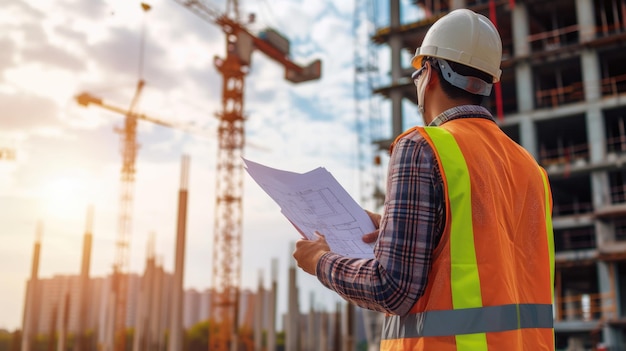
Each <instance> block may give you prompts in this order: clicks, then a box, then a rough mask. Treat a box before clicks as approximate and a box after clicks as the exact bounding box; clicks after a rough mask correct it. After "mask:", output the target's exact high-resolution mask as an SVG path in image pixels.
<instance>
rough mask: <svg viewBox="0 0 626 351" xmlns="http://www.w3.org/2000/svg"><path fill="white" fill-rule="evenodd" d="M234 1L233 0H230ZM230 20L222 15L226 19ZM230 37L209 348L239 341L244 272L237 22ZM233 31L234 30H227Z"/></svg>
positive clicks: (224, 67) (218, 62) (224, 68)
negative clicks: (214, 325) (216, 327)
mask: <svg viewBox="0 0 626 351" xmlns="http://www.w3.org/2000/svg"><path fill="white" fill-rule="evenodd" d="M229 3H230V1H229ZM224 20H225V19H222V21H224ZM223 28H224V30H225V34H226V37H227V42H226V59H224V60H222V59H219V58H217V57H216V58H215V60H214V64H215V66H216V68H217V70H218V71H219V72H220V73H221V74H222V77H223V80H222V111H221V112H220V113H218V114H217V116H218V118H219V127H218V152H217V170H216V206H215V221H214V227H213V228H214V241H213V275H212V286H213V288H214V289H215V290H214V293H213V294H212V295H211V311H210V315H211V319H212V320H213V321H220V323H219V325H220V328H219V331H218V332H217V333H214V334H213V335H211V337H210V338H209V350H228V345H229V344H233V345H236V337H235V334H236V330H237V324H238V321H237V315H238V306H239V299H238V296H239V289H238V288H239V281H240V272H241V260H240V257H241V234H242V193H243V165H242V160H241V156H242V155H243V148H244V145H245V132H244V115H243V93H244V91H243V89H244V77H245V74H246V72H245V68H244V67H245V66H244V65H243V64H242V62H241V61H240V58H239V57H238V55H237V53H236V52H235V48H236V44H237V43H236V39H237V34H236V30H237V29H236V28H237V27H236V26H231V25H229V26H223ZM231 30H232V31H233V33H229V32H228V31H231Z"/></svg>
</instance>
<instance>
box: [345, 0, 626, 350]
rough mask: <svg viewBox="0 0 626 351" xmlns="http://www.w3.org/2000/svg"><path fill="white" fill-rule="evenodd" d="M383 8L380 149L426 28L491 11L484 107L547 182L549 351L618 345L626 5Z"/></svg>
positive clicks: (502, 0) (439, 3)
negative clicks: (494, 54) (492, 64)
mask: <svg viewBox="0 0 626 351" xmlns="http://www.w3.org/2000/svg"><path fill="white" fill-rule="evenodd" d="M389 6H390V7H389V8H390V11H389V13H390V18H389V21H388V23H387V24H386V25H385V26H384V27H379V28H377V29H376V31H375V33H373V35H372V37H371V40H372V42H373V43H375V44H376V45H378V47H379V48H380V47H381V46H383V47H385V46H388V48H389V52H390V54H391V61H390V62H391V70H390V77H383V79H381V80H387V83H383V84H381V85H379V86H373V87H372V89H373V90H374V92H375V94H377V95H374V97H376V96H378V97H382V99H384V101H385V102H386V103H389V106H390V108H391V112H390V113H389V114H390V115H391V121H390V123H391V127H390V130H391V134H392V135H381V138H380V140H374V142H375V144H376V145H378V147H379V152H380V156H382V155H383V154H385V153H386V150H388V145H389V141H390V140H393V138H394V137H395V136H396V135H398V134H400V133H401V132H402V130H403V128H404V127H403V125H404V124H406V122H405V121H404V118H403V113H407V112H406V110H407V109H406V108H403V106H404V105H406V104H407V101H408V102H412V103H415V102H416V92H415V87H414V85H413V82H412V80H411V79H410V78H409V77H410V75H411V73H412V71H413V69H412V68H411V67H410V65H409V64H408V60H406V58H407V57H410V56H412V54H413V53H414V51H415V49H416V48H417V47H419V46H420V43H421V42H422V40H423V38H424V35H425V34H426V32H427V30H428V28H429V26H430V25H431V24H432V23H434V22H435V21H436V20H437V19H438V18H440V17H441V16H443V15H445V14H446V13H448V12H449V11H451V10H454V9H457V8H469V9H472V10H474V11H476V12H479V13H482V14H483V15H485V16H487V17H489V18H490V19H491V20H492V21H493V22H494V23H495V24H496V26H497V28H498V30H499V32H500V35H501V37H502V42H503V61H502V71H503V72H502V78H501V83H499V84H497V85H495V86H494V90H493V92H492V94H491V98H490V102H489V106H488V107H489V108H490V109H491V111H492V113H493V115H494V116H496V117H497V121H498V124H499V125H500V126H501V128H502V129H503V130H504V131H505V133H506V134H507V135H509V136H510V137H511V138H512V139H513V140H515V141H516V142H518V143H519V144H521V145H522V146H523V147H525V148H526V149H527V150H528V151H529V152H530V153H531V154H532V155H534V157H535V158H536V159H537V160H538V162H539V163H540V164H541V165H542V166H543V167H544V168H545V169H546V170H547V171H548V174H549V177H550V182H551V186H552V192H553V201H554V210H553V215H554V218H553V221H554V235H555V249H556V274H555V308H554V319H555V324H554V325H555V331H556V344H557V349H561V350H565V349H567V350H590V349H602V348H603V347H604V348H608V349H609V350H624V349H626V307H623V306H626V166H625V165H626V163H625V162H626V131H625V119H626V64H624V63H625V62H626V0H554V1H543V0H528V1H521V0H482V1H481V0H477V1H471V0H420V1H414V2H413V3H412V4H411V5H410V6H416V7H417V8H419V9H420V10H421V11H418V12H419V13H421V17H419V19H418V20H417V21H415V19H412V22H403V21H401V18H402V16H401V14H402V11H403V10H405V9H402V8H401V2H400V0H391V1H390V4H389ZM411 10H415V8H413V9H411ZM363 57H365V56H363ZM368 68H371V67H368ZM357 72H364V70H361V71H359V70H358V69H357ZM364 81H365V80H364ZM369 81H370V82H372V81H373V80H369ZM412 106H413V107H415V105H412ZM404 107H405V106H404ZM413 111H414V112H413ZM410 113H411V114H413V113H415V114H416V113H417V109H416V108H414V109H413V110H411V112H410ZM407 117H408V116H407ZM370 118H371V117H370ZM410 118H411V120H414V118H415V116H413V115H411V116H410ZM384 123H385V124H387V123H388V122H387V121H385V122H384ZM388 129H389V128H388ZM380 156H376V157H375V159H379V157H380ZM383 188H384V187H383ZM622 290H624V292H623V293H622V292H621V291H622Z"/></svg>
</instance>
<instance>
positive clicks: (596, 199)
mask: <svg viewBox="0 0 626 351" xmlns="http://www.w3.org/2000/svg"><path fill="white" fill-rule="evenodd" d="M591 203H592V204H593V208H594V209H600V208H602V207H604V206H607V205H609V204H610V203H611V199H610V195H609V177H608V175H607V173H606V172H605V171H596V172H593V173H591Z"/></svg>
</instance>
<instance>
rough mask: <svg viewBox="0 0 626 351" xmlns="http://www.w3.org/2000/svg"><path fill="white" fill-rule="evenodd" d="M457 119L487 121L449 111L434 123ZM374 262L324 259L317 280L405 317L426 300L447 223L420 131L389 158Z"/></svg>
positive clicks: (462, 110) (476, 109) (481, 114)
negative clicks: (429, 277)
mask: <svg viewBox="0 0 626 351" xmlns="http://www.w3.org/2000/svg"><path fill="white" fill-rule="evenodd" d="M457 118H487V119H490V120H493V117H492V116H491V114H490V113H489V111H488V110H487V109H485V108H483V107H480V106H474V105H465V106H457V107H454V108H451V109H449V110H447V111H445V112H444V113H442V114H440V115H439V116H437V118H435V119H434V120H433V122H432V123H430V125H431V126H439V125H441V124H443V123H445V122H447V121H450V120H453V119H457ZM386 196H387V197H386V199H385V208H384V214H383V216H382V219H381V222H380V228H379V229H380V234H379V236H378V241H377V242H376V245H375V247H374V257H375V258H374V259H353V258H347V257H344V256H341V255H339V254H336V253H332V252H329V253H326V254H324V255H323V256H322V257H321V259H320V260H319V262H318V264H317V277H318V279H319V280H320V281H321V282H322V284H324V285H325V286H326V287H327V288H329V289H331V290H333V291H335V292H336V293H337V294H339V295H340V296H341V297H343V298H344V299H346V300H347V301H350V302H352V303H354V304H356V305H357V306H360V307H363V308H367V309H371V310H376V311H380V312H387V313H391V314H397V315H405V314H407V313H408V312H409V311H410V309H411V307H413V305H414V304H415V302H416V301H417V300H418V299H419V298H420V297H421V296H422V295H423V293H424V289H425V287H426V282H427V279H428V272H429V270H430V266H431V262H432V258H431V255H432V252H433V250H434V248H435V247H436V246H437V244H438V242H439V239H440V238H441V235H442V233H443V231H444V227H445V223H446V218H445V216H446V212H445V208H446V203H445V201H446V200H445V196H444V187H443V179H442V177H441V173H440V170H439V164H438V162H437V159H436V158H435V154H434V151H433V149H432V148H431V147H430V145H429V144H428V142H427V141H426V140H425V139H424V138H423V137H422V136H421V134H420V133H418V132H417V131H413V132H411V133H408V134H406V135H405V136H404V137H402V138H401V139H399V140H398V141H397V142H396V144H395V146H394V148H393V152H392V153H391V158H390V160H389V169H388V176H387V195H386Z"/></svg>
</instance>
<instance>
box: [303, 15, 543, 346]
mask: <svg viewBox="0 0 626 351" xmlns="http://www.w3.org/2000/svg"><path fill="white" fill-rule="evenodd" d="M501 56H502V43H501V39H500V36H499V34H498V32H497V30H496V28H495V26H494V25H493V24H492V23H491V22H490V21H489V19H488V18H486V17H485V16H482V15H480V14H477V13H475V12H473V11H470V10H467V9H460V10H455V11H452V12H450V13H448V14H447V15H446V16H443V17H442V18H440V19H439V20H437V22H435V23H434V24H433V25H432V26H431V28H430V29H429V30H428V32H427V33H426V36H425V37H424V40H423V42H422V46H421V47H420V48H418V49H417V50H416V52H415V56H414V57H413V59H412V65H413V67H414V68H416V69H417V71H416V72H415V73H414V74H413V75H412V77H413V80H414V82H415V85H416V88H417V102H418V110H419V111H420V112H421V114H422V117H423V120H424V124H425V125H426V127H414V128H412V129H409V130H407V131H406V132H404V133H403V134H402V135H400V136H399V137H398V138H397V139H396V140H395V142H394V143H393V145H392V147H391V156H390V160H389V169H388V180H387V192H386V199H385V204H384V213H383V214H382V216H378V215H376V214H374V213H369V214H370V218H372V221H373V222H374V224H375V225H376V227H377V228H378V230H377V232H375V233H371V234H368V235H366V236H364V239H363V240H365V241H370V240H375V242H376V243H375V246H374V258H373V259H354V258H347V257H344V256H341V255H339V254H337V253H333V252H330V249H329V246H328V244H327V242H326V240H325V238H324V236H323V233H319V234H318V236H319V237H318V239H317V240H300V241H298V242H297V243H296V248H295V251H294V252H293V257H294V258H295V260H296V261H297V263H298V266H299V267H300V268H302V269H303V270H304V271H306V272H308V273H310V274H314V275H316V276H317V278H318V279H319V280H320V282H321V283H322V284H323V285H325V286H326V287H328V288H329V289H331V290H333V291H335V292H336V293H337V294H339V295H340V296H341V297H343V298H344V299H345V300H347V301H349V302H350V303H353V304H355V305H358V306H360V307H363V308H367V309H371V310H376V311H381V312H385V313H386V316H385V319H384V324H383V330H382V335H381V345H380V346H381V350H437V351H452V350H454V351H464V350H472V351H475V350H489V351H494V350H506V351H511V350H532V351H537V350H554V347H555V346H554V330H553V316H552V303H553V281H554V263H553V262H554V253H553V252H554V243H553V233H552V224H551V209H552V196H551V193H550V187H549V183H548V178H547V174H546V172H545V171H544V170H543V169H542V168H541V167H540V166H539V165H538V164H537V162H536V161H535V160H534V159H533V157H532V156H531V155H530V154H529V153H528V152H527V151H526V150H524V149H523V148H522V147H521V146H519V145H518V144H517V143H515V142H514V141H512V140H511V139H510V138H509V137H508V136H507V135H506V134H504V133H503V132H502V131H501V130H500V128H499V127H498V126H497V124H496V123H495V121H494V118H493V117H492V115H491V114H490V112H489V111H488V110H487V109H485V108H484V107H482V106H480V104H481V103H482V102H483V100H484V99H485V98H486V97H487V96H489V95H490V93H491V89H492V85H493V83H496V82H498V80H499V78H500V74H501V70H500V62H501Z"/></svg>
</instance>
